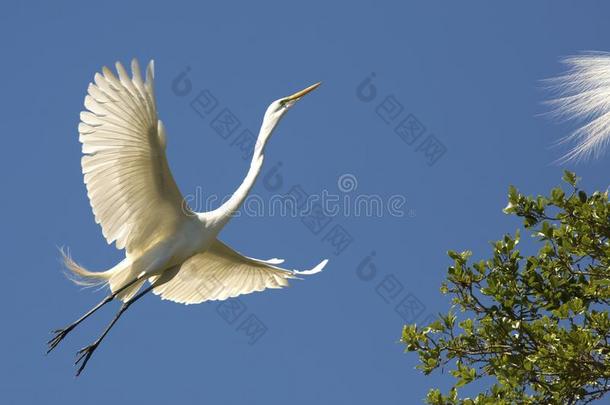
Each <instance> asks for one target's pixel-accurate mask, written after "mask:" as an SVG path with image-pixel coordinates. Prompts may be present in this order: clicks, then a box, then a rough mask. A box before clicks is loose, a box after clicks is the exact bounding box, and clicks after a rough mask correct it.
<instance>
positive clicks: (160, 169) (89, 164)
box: [78, 59, 186, 253]
mask: <svg viewBox="0 0 610 405" xmlns="http://www.w3.org/2000/svg"><path fill="white" fill-rule="evenodd" d="M131 69H132V77H129V75H128V74H127V72H126V71H125V68H124V67H123V66H122V65H121V64H120V63H119V62H117V63H116V70H117V72H118V77H116V76H115V75H114V74H113V73H112V72H111V71H110V70H109V69H108V68H107V67H104V68H103V69H102V73H103V74H100V73H96V74H95V79H94V83H91V84H89V88H88V93H89V94H88V95H87V96H86V97H85V107H86V108H87V110H88V111H83V112H82V113H81V115H80V119H81V122H80V124H79V126H78V132H79V133H80V137H79V140H80V142H81V143H82V145H83V148H82V149H83V154H84V156H83V158H82V169H83V175H84V177H85V184H86V185H87V192H88V196H89V200H90V202H91V207H92V208H93V214H94V215H95V220H96V222H97V223H99V224H100V225H101V227H102V232H103V234H104V236H105V237H106V240H107V241H108V243H112V242H115V241H116V246H117V248H119V249H123V248H126V249H127V252H128V253H130V252H133V251H136V250H140V249H144V248H145V247H146V246H148V245H149V244H150V243H152V242H154V241H155V240H158V239H160V238H163V237H164V235H166V234H167V233H169V232H171V231H172V230H173V229H175V227H176V226H177V225H178V224H179V223H180V221H182V220H184V219H185V218H186V213H185V212H184V211H183V206H182V201H183V199H182V195H181V194H180V191H179V190H178V187H177V186H176V182H175V181H174V178H173V177H172V174H171V172H170V170H169V167H168V164H167V159H166V157H165V131H164V129H163V124H162V123H161V121H159V120H158V119H157V109H156V105H155V97H154V91H153V75H154V72H153V69H154V65H153V61H151V62H150V63H149V64H148V68H147V71H146V81H143V80H142V77H141V75H140V67H139V65H138V62H137V61H136V60H135V59H134V60H133V61H132V63H131Z"/></svg>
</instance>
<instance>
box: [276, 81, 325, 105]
mask: <svg viewBox="0 0 610 405" xmlns="http://www.w3.org/2000/svg"><path fill="white" fill-rule="evenodd" d="M321 84H322V82H318V83H316V84H312V85H311V86H309V87H307V88H306V89H303V90H301V91H297V92H296V93H294V94H293V95H292V96H288V97H286V98H285V99H284V100H286V101H297V100H298V99H300V98H301V97H303V96H304V95H305V94H307V93H310V92H312V91H314V90H315V89H317V88H318V87H319V86H320V85H321Z"/></svg>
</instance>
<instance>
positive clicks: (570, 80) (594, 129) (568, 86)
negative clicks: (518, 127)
mask: <svg viewBox="0 0 610 405" xmlns="http://www.w3.org/2000/svg"><path fill="white" fill-rule="evenodd" d="M563 62H564V64H566V65H567V66H568V70H567V72H566V73H564V74H563V75H561V76H559V77H556V78H552V79H548V80H547V83H549V84H550V85H551V88H552V89H553V90H555V92H556V94H557V98H555V99H553V100H550V101H549V102H548V103H549V104H550V105H551V106H552V107H553V111H552V112H551V113H552V114H553V115H556V116H558V117H559V118H562V119H577V120H580V121H584V122H585V124H584V125H583V126H581V127H580V128H578V129H577V130H576V131H574V132H573V133H572V134H571V135H569V136H567V137H564V138H563V140H562V141H574V142H575V143H576V146H575V147H574V148H573V149H571V150H570V151H569V152H568V153H567V154H566V155H565V156H564V157H563V158H562V159H561V160H563V161H569V160H579V159H583V158H584V159H586V158H589V157H591V156H594V157H599V156H600V155H601V153H602V152H603V150H604V149H605V148H606V147H607V146H608V141H609V140H610V54H609V53H605V52H587V53H583V54H581V55H577V56H570V57H567V58H565V59H563Z"/></svg>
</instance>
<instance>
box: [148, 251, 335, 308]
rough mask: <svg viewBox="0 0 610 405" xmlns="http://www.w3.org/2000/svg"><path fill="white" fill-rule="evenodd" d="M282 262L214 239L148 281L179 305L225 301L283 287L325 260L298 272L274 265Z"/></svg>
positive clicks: (156, 292)
mask: <svg viewBox="0 0 610 405" xmlns="http://www.w3.org/2000/svg"><path fill="white" fill-rule="evenodd" d="M282 262H283V260H279V259H272V260H268V261H265V260H257V259H252V258H250V257H246V256H243V255H241V254H240V253H238V252H236V251H235V250H233V249H231V248H230V247H228V246H227V245H225V244H224V243H222V242H221V241H219V240H216V241H214V242H213V243H212V246H211V247H210V249H208V250H207V251H205V252H204V253H199V254H197V255H195V256H192V257H191V258H189V259H188V260H187V261H185V262H184V263H183V264H182V265H181V266H180V267H177V268H175V269H173V270H172V271H167V272H165V273H164V274H162V275H161V276H160V277H159V279H152V280H151V282H152V283H154V284H156V285H158V287H156V288H154V289H153V293H154V294H156V295H160V296H161V298H162V299H166V300H170V301H174V302H178V303H181V304H198V303H201V302H204V301H210V300H225V299H227V298H232V297H237V296H238V295H242V294H249V293H251V292H255V291H262V290H264V289H267V288H282V287H286V286H287V285H288V279H291V278H296V277H298V276H299V275H309V274H315V273H318V272H320V271H322V269H323V268H324V266H325V265H326V263H327V262H328V260H324V261H322V262H321V263H320V264H318V265H317V266H316V267H314V268H313V269H312V270H308V271H302V272H300V271H290V270H286V269H282V268H280V267H277V266H275V264H279V263H282Z"/></svg>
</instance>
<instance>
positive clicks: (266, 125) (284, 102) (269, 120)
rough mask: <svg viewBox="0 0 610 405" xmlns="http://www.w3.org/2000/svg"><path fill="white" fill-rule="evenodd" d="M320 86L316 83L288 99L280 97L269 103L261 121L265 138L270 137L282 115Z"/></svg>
mask: <svg viewBox="0 0 610 405" xmlns="http://www.w3.org/2000/svg"><path fill="white" fill-rule="evenodd" d="M320 84H322V83H321V82H318V83H316V84H313V85H311V86H309V87H307V88H305V89H303V90H301V91H297V92H296V93H294V94H292V95H290V96H288V97H282V98H280V99H278V100H275V101H274V102H273V103H271V104H270V105H269V107H268V108H267V111H266V112H265V118H264V119H263V130H265V132H267V134H266V135H267V136H265V138H267V139H268V138H269V136H271V133H272V132H273V130H274V129H275V126H276V125H277V123H278V122H279V121H280V119H281V118H282V117H283V116H284V114H286V111H288V110H289V109H290V108H292V106H294V105H295V104H296V102H297V101H299V100H300V99H301V98H303V96H305V95H306V94H308V93H310V92H312V91H313V90H315V89H317V88H318V87H319V86H320Z"/></svg>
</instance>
